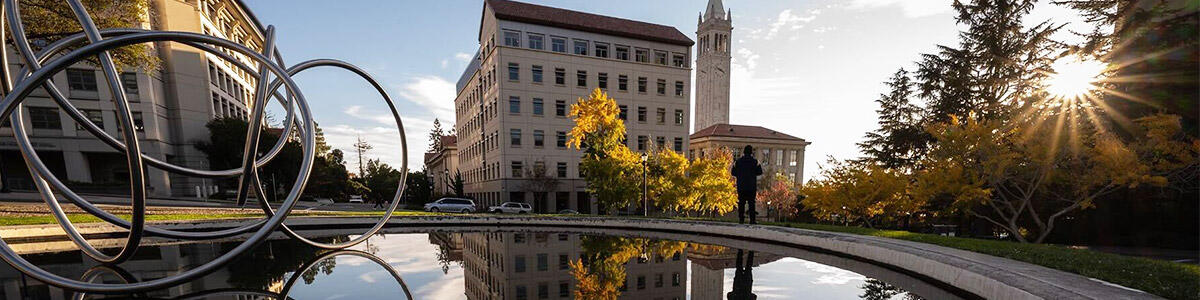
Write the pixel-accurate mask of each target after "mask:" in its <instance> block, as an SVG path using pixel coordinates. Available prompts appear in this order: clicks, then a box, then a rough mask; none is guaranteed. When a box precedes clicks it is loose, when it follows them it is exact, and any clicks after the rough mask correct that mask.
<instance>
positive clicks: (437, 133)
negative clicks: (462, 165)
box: [425, 118, 446, 152]
mask: <svg viewBox="0 0 1200 300" xmlns="http://www.w3.org/2000/svg"><path fill="white" fill-rule="evenodd" d="M445 135H446V131H445V130H443V129H442V121H439V120H438V119H436V118H435V119H433V129H430V130H429V150H428V151H425V152H438V150H441V149H442V137H443V136H445Z"/></svg>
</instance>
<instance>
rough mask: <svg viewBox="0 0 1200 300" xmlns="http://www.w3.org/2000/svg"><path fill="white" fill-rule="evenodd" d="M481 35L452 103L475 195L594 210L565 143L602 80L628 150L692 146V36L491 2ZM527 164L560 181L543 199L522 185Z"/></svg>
mask: <svg viewBox="0 0 1200 300" xmlns="http://www.w3.org/2000/svg"><path fill="white" fill-rule="evenodd" d="M478 40H479V46H480V48H479V51H478V54H477V55H476V59H475V60H474V61H473V62H471V64H470V65H469V66H468V67H467V69H466V70H465V72H464V74H463V75H462V76H461V78H460V80H459V83H458V85H457V87H458V93H457V97H456V99H455V113H456V124H455V132H456V133H457V137H458V140H457V141H458V144H459V155H458V157H459V164H460V169H461V172H462V175H463V179H464V180H465V183H466V184H465V187H466V188H465V189H466V192H467V194H468V195H469V196H471V197H473V198H474V199H476V203H479V204H480V205H483V206H487V205H497V204H499V203H502V202H506V201H515V202H526V203H531V204H532V205H533V206H534V208H535V210H536V211H538V212H552V211H559V210H562V209H574V210H577V211H579V212H582V213H590V212H593V211H595V204H594V203H593V201H591V199H590V197H589V196H588V195H587V193H586V192H585V187H586V183H585V181H584V179H583V176H581V175H583V174H580V172H579V162H580V156H581V155H582V153H581V152H580V151H578V150H573V149H568V148H567V147H566V140H567V132H568V131H570V129H571V128H572V127H573V126H574V122H573V121H572V120H571V119H570V118H568V117H567V114H568V111H569V109H570V105H571V104H573V103H575V101H576V99H578V98H580V97H586V96H587V95H588V93H590V92H591V91H592V90H593V89H596V88H600V89H602V90H605V91H607V92H608V93H609V95H610V96H611V97H612V98H614V99H616V101H617V103H618V105H620V108H621V117H622V118H623V119H624V120H625V124H626V128H627V130H628V132H627V139H626V140H627V144H628V145H629V146H630V148H632V149H634V150H646V149H649V147H650V146H651V145H654V144H658V145H663V146H667V147H670V148H672V149H674V150H676V151H679V152H681V153H686V151H687V148H688V143H687V138H688V132H689V129H688V125H687V124H688V123H689V120H688V116H689V115H690V114H689V99H690V96H689V95H688V92H689V91H691V69H690V67H691V66H690V65H689V59H688V58H689V57H691V46H692V45H693V44H695V43H694V42H693V41H692V40H691V39H689V38H688V37H687V36H686V35H684V34H683V33H681V32H679V30H677V29H675V28H673V27H670V26H663V25H657V24H650V23H645V22H638V21H632V20H626V19H620V18H614V17H608V16H600V15H595V14H589V13H584V12H578V11H571V10H565V9H558V8H552V7H546V6H540V5H533V4H526V3H521V2H514V1H506V0H488V1H485V2H484V6H483V11H482V16H481V24H480V30H479V36H478ZM530 168H535V169H544V170H546V172H547V173H549V174H548V175H549V176H551V177H555V178H556V179H557V180H558V181H559V185H558V188H557V189H556V190H555V191H553V192H545V194H542V195H535V193H543V192H537V191H530V190H527V189H525V188H524V186H526V185H527V180H528V179H527V177H526V176H525V173H526V171H527V170H529V169H530ZM535 199H538V201H535Z"/></svg>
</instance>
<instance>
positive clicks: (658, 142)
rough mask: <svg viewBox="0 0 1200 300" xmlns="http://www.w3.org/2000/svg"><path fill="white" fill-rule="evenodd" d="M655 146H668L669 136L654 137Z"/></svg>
mask: <svg viewBox="0 0 1200 300" xmlns="http://www.w3.org/2000/svg"><path fill="white" fill-rule="evenodd" d="M654 146H656V147H659V148H662V147H666V146H667V138H665V137H661V136H656V137H654Z"/></svg>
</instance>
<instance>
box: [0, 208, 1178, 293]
mask: <svg viewBox="0 0 1200 300" xmlns="http://www.w3.org/2000/svg"><path fill="white" fill-rule="evenodd" d="M374 220H376V219H375V218H372V217H307V218H295V219H292V220H290V221H289V222H288V224H289V225H290V226H294V228H296V229H298V230H305V229H324V228H356V227H363V226H370V224H371V223H373V222H374ZM240 222H244V221H239V220H209V221H200V222H178V221H175V222H156V224H157V225H159V226H164V227H168V228H172V229H196V230H209V229H218V228H228V227H232V226H236V225H237V224H238V223H240ZM439 225H441V226H450V225H455V226H524V227H539V226H544V227H585V228H612V229H623V230H648V231H659V232H688V233H698V234H705V235H713V236H723V237H728V238H733V239H753V240H760V241H771V242H774V243H780V244H786V245H791V246H795V247H802V248H809V249H816V250H822V251H827V252H830V253H838V254H841V255H845V256H849V257H853V258H857V259H862V260H866V261H870V262H874V263H878V264H881V265H886V266H891V267H894V268H897V269H902V270H907V271H911V272H913V273H916V274H920V275H922V276H924V277H928V278H929V279H931V280H935V281H939V282H942V283H945V284H947V285H950V286H953V287H955V288H958V289H962V290H964V291H967V292H970V293H973V294H975V295H978V296H981V297H984V298H988V299H1161V298H1159V297H1157V296H1154V295H1151V294H1149V293H1144V292H1141V291H1137V290H1132V289H1129V288H1125V287H1121V286H1118V285H1114V284H1110V283H1106V282H1102V281H1098V280H1095V279H1091V278H1088V277H1085V276H1081V275H1078V274H1073V273H1068V272H1064V271H1059V270H1054V269H1050V268H1046V267H1042V266H1038V265H1034V264H1029V263H1024V262H1019V261H1015V260H1011V259H1006V258H1000V257H995V256H989V255H985V254H980V253H975V252H970V251H965V250H958V249H953V248H948V247H942V246H937V245H931V244H924V243H918V242H910V241H904V240H897V239H890V238H882V237H872V236H861V235H854V234H847V233H834V232H825V231H816V230H807V229H798V228H786V227H777V226H765V225H739V224H733V223H725V222H711V221H680V220H663V219H643V218H614V217H591V216H588V217H562V216H556V217H546V216H495V215H487V216H480V215H451V216H415V217H402V218H394V219H393V220H391V221H390V222H389V227H406V226H414V227H428V228H437V226H439ZM14 227H19V228H0V236H2V237H4V238H5V240H6V241H7V240H9V239H10V238H16V239H21V238H31V237H36V236H41V238H53V237H52V235H53V232H54V229H55V228H57V225H32V226H14ZM105 227H108V229H107V230H106V229H105ZM22 232H24V233H26V234H25V235H22V234H21V233H22ZM31 233H35V234H31ZM114 233H115V234H120V233H121V231H119V230H115V228H113V227H110V226H98V227H97V228H96V229H95V230H93V231H92V234H95V235H105V234H110V235H111V234H114ZM36 239H37V238H32V239H30V240H36Z"/></svg>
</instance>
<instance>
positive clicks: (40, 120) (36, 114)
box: [29, 107, 62, 129]
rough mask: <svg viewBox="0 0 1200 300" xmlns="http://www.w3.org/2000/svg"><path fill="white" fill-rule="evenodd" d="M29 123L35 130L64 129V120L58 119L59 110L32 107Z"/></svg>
mask: <svg viewBox="0 0 1200 300" xmlns="http://www.w3.org/2000/svg"><path fill="white" fill-rule="evenodd" d="M29 123H30V124H32V125H33V128H34V129H62V120H60V119H59V117H58V109H57V108H49V107H30V108H29Z"/></svg>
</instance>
